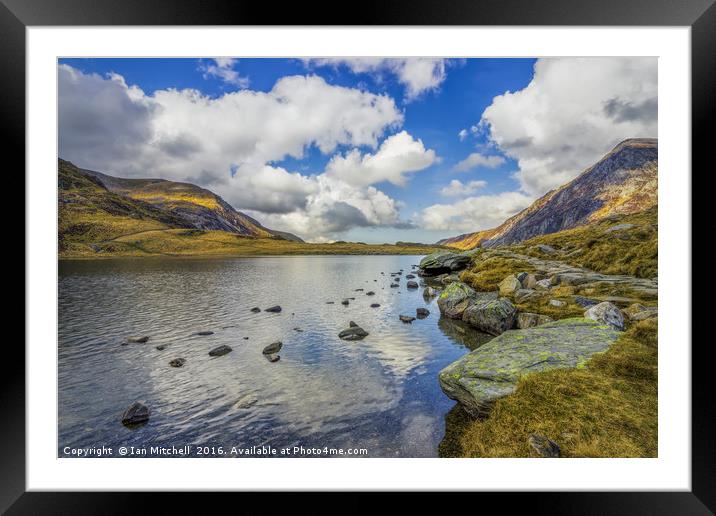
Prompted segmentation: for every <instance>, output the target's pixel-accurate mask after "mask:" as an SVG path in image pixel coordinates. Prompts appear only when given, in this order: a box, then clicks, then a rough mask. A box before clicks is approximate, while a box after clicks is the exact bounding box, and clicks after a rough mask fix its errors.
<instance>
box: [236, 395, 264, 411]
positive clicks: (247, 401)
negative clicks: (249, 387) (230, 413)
mask: <svg viewBox="0 0 716 516" xmlns="http://www.w3.org/2000/svg"><path fill="white" fill-rule="evenodd" d="M258 401H259V399H258V398H257V397H256V396H254V395H253V394H246V395H245V396H242V397H241V398H239V399H238V400H237V401H236V403H234V408H235V409H247V408H250V407H253V406H254V405H256V403H258Z"/></svg>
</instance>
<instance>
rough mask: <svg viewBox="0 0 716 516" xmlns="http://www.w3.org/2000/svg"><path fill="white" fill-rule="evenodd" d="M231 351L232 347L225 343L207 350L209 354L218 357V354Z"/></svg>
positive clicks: (221, 354)
mask: <svg viewBox="0 0 716 516" xmlns="http://www.w3.org/2000/svg"><path fill="white" fill-rule="evenodd" d="M232 351H233V349H231V348H230V347H229V346H226V345H224V346H219V347H217V348H214V349H212V350H211V351H209V356H212V357H220V356H223V355H226V354H227V353H231V352H232Z"/></svg>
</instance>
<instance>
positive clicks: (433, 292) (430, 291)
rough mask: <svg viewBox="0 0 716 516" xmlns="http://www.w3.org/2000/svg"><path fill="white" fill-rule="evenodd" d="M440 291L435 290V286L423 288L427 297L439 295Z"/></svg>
mask: <svg viewBox="0 0 716 516" xmlns="http://www.w3.org/2000/svg"><path fill="white" fill-rule="evenodd" d="M438 294H439V292H438V291H437V290H435V289H434V288H433V287H427V288H426V289H425V290H423V297H424V298H426V299H430V298H433V297H435V296H437V295H438Z"/></svg>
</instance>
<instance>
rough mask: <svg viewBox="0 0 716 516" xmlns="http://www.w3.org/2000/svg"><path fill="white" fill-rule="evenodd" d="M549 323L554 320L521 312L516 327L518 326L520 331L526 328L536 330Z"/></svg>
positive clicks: (545, 316) (546, 316)
mask: <svg viewBox="0 0 716 516" xmlns="http://www.w3.org/2000/svg"><path fill="white" fill-rule="evenodd" d="M548 322H552V318H551V317H550V316H548V315H542V314H533V313H530V312H520V313H518V314H517V322H516V324H515V326H517V328H519V329H520V330H524V329H525V328H534V327H535V326H539V325H540V324H545V323H548Z"/></svg>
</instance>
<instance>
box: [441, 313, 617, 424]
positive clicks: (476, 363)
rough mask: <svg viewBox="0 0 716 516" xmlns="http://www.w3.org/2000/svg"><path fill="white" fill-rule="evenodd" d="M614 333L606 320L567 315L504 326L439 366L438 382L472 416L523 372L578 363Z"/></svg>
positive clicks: (512, 388)
mask: <svg viewBox="0 0 716 516" xmlns="http://www.w3.org/2000/svg"><path fill="white" fill-rule="evenodd" d="M618 337H619V332H618V331H616V330H614V329H613V328H611V327H610V326H608V325H606V324H600V323H597V322H595V321H592V320H589V319H581V318H571V319H562V320H560V321H554V322H550V323H547V324H543V325H541V326H537V327H535V328H529V329H526V330H510V331H506V332H505V333H503V334H502V335H500V336H498V337H495V338H494V339H492V340H491V341H489V342H487V343H486V344H483V345H482V346H481V347H479V348H477V349H476V350H475V351H472V352H471V353H469V354H467V355H465V356H463V357H462V358H460V359H459V360H457V361H455V362H453V363H452V364H450V365H449V366H447V367H446V368H445V369H443V370H442V371H441V372H440V375H439V379H440V386H441V387H442V389H443V391H444V392H445V394H447V395H448V397H450V398H452V399H454V400H457V401H459V402H460V403H461V404H462V405H463V407H464V408H465V409H466V410H467V411H468V412H469V413H471V414H473V415H475V416H480V415H484V414H485V413H486V412H488V411H489V409H490V407H491V406H492V403H494V401H495V400H497V399H499V398H502V397H504V396H507V395H509V394H512V393H513V392H514V391H515V389H516V388H517V382H518V380H519V379H520V377H521V376H522V375H523V374H526V373H534V372H537V371H544V370H549V369H559V368H562V369H564V368H574V367H582V366H583V365H584V363H585V362H586V361H587V360H588V359H589V358H590V357H591V356H592V355H593V354H595V353H599V352H602V351H605V350H606V349H607V348H609V346H610V345H611V344H612V343H613V342H614V341H615V340H616V339H617V338H618Z"/></svg>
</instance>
